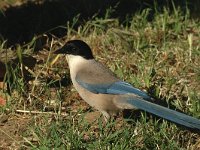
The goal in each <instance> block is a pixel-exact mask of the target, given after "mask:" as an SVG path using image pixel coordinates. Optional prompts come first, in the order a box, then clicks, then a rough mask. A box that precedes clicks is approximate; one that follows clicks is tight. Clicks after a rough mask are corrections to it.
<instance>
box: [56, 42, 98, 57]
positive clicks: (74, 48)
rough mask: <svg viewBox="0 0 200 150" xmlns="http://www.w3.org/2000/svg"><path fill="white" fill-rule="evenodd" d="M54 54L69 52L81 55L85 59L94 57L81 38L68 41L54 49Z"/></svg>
mask: <svg viewBox="0 0 200 150" xmlns="http://www.w3.org/2000/svg"><path fill="white" fill-rule="evenodd" d="M54 54H71V55H77V56H82V57H83V58H85V59H93V58H94V57H93V54H92V50H91V49H90V47H89V45H88V44H87V43H85V42H84V41H82V40H71V41H68V42H67V43H66V44H65V45H64V46H63V47H62V48H60V49H58V50H56V51H55V52H54Z"/></svg>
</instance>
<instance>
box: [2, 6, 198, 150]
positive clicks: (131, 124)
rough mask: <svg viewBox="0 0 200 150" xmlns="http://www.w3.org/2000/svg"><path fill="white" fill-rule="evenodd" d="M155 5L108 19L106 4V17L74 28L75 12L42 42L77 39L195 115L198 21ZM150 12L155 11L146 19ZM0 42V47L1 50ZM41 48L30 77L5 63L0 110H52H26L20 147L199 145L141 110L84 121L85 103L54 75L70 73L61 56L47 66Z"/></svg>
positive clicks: (121, 73) (52, 45)
mask: <svg viewBox="0 0 200 150" xmlns="http://www.w3.org/2000/svg"><path fill="white" fill-rule="evenodd" d="M155 10H157V9H156V8H155ZM155 10H152V9H150V8H149V9H145V10H142V11H140V12H137V13H136V14H134V15H133V16H132V17H131V18H129V19H128V20H127V21H126V22H125V23H124V24H121V23H119V20H118V19H117V18H110V15H109V11H111V12H112V11H113V10H109V11H108V12H107V13H106V15H105V17H103V18H98V17H94V18H93V19H92V20H90V21H87V22H84V23H82V24H81V25H80V26H79V27H78V29H77V30H75V29H74V28H73V26H74V25H75V24H76V23H77V21H78V17H79V16H76V17H75V18H74V20H73V22H72V23H68V24H67V28H68V32H67V35H66V37H64V38H63V39H56V38H53V39H52V40H51V41H49V43H48V46H49V49H50V52H51V51H53V50H55V49H56V48H57V47H58V45H60V43H62V44H64V41H67V40H70V39H82V40H84V41H86V42H87V43H88V44H89V45H90V46H91V48H92V49H93V53H94V55H95V57H96V59H97V60H98V61H101V62H102V63H104V64H105V65H107V66H108V67H109V68H110V69H111V70H112V71H113V72H115V73H116V75H117V76H118V77H120V78H121V79H123V80H125V81H127V82H129V83H131V84H132V85H134V86H135V87H137V88H140V89H142V90H146V91H148V93H149V94H150V95H151V96H153V97H155V98H156V99H158V100H159V101H161V102H163V103H166V104H167V106H168V107H171V108H173V109H176V110H178V111H182V112H184V113H186V114H189V115H191V116H194V117H196V118H199V119H200V95H199V94H200V93H199V91H200V78H199V75H200V71H199V70H200V69H199V66H200V61H199V58H200V43H199V39H200V34H199V33H200V23H199V21H198V20H195V19H192V18H191V17H190V11H189V10H187V11H186V13H183V12H182V11H181V9H180V8H176V7H175V6H174V7H173V10H169V9H168V8H166V7H164V8H163V10H162V11H158V10H157V11H155ZM151 11H155V14H154V15H153V17H152V20H151V21H149V19H148V18H149V16H150V14H151V13H150V12H151ZM4 42H5V41H1V43H2V46H1V51H5V49H6V46H5V45H4ZM34 42H35V38H34V39H33V41H31V42H30V43H29V44H27V45H25V46H19V47H18V48H17V57H18V58H19V60H20V62H21V65H25V64H23V63H22V61H21V59H23V57H22V54H23V53H25V52H26V51H31V50H32V49H33V46H31V45H34V44H33V43H34ZM43 51H44V54H45V58H46V59H44V61H43V62H42V63H38V64H37V65H36V67H35V69H34V70H33V73H32V74H31V77H32V78H33V80H32V83H30V82H28V83H27V82H26V80H25V79H24V74H23V71H22V66H21V65H18V66H16V67H15V68H12V67H11V70H10V71H9V73H8V74H7V76H8V77H9V76H10V78H8V79H9V80H7V83H8V84H10V88H11V94H12V96H9V95H8V93H7V91H5V90H2V91H1V93H3V94H4V96H5V95H6V96H5V97H7V99H8V103H7V106H5V107H4V108H1V113H7V112H6V110H8V109H9V110H17V109H25V110H32V111H33V110H38V111H50V110H51V111H53V112H55V113H56V115H45V114H40V115H32V116H30V118H31V122H30V124H29V127H28V129H27V131H26V132H25V133H24V134H23V139H24V142H23V143H22V145H21V148H28V149H51V148H54V149H177V150H178V149H197V148H200V141H199V139H200V135H199V134H197V133H195V132H191V131H189V130H187V129H185V128H183V127H180V126H176V125H175V124H173V123H170V122H167V121H165V120H162V119H159V118H155V117H152V116H151V115H149V114H146V113H145V112H140V117H135V118H134V119H129V120H128V121H126V120H120V119H117V120H112V121H110V122H109V123H108V124H104V123H103V122H102V117H100V118H97V121H96V122H94V123H88V122H87V121H86V120H85V115H87V114H88V113H90V111H93V110H91V109H88V105H87V104H85V103H84V102H83V101H82V100H81V98H80V97H79V96H78V95H77V93H76V91H74V90H71V89H73V88H72V86H71V84H69V83H68V81H66V82H67V83H66V84H65V85H64V86H63V83H62V79H63V78H61V77H63V76H64V77H66V78H65V79H67V80H69V79H68V73H69V71H68V68H67V67H66V64H65V63H66V62H65V61H64V59H63V58H60V59H59V61H57V62H56V64H55V65H53V66H51V65H50V64H51V60H52V59H53V58H54V56H52V55H51V53H50V52H49V51H46V50H43ZM33 55H34V54H33ZM42 56H43V55H42ZM42 56H41V57H39V59H42ZM63 68H64V69H63ZM68 84H69V85H68ZM66 85H68V86H66ZM63 107H64V108H63ZM63 109H64V110H63ZM11 112H12V111H9V113H11ZM62 112H67V116H63V115H61V113H62ZM12 113H15V112H14V111H13V112H12ZM11 136H12V135H11Z"/></svg>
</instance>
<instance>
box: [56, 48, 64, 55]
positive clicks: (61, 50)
mask: <svg viewBox="0 0 200 150" xmlns="http://www.w3.org/2000/svg"><path fill="white" fill-rule="evenodd" d="M53 53H54V54H66V51H65V49H64V48H60V49H58V50H56V51H54V52H53Z"/></svg>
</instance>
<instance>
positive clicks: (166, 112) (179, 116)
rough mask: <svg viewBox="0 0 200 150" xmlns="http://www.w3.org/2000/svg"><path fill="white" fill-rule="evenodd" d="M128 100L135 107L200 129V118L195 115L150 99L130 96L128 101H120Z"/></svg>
mask: <svg viewBox="0 0 200 150" xmlns="http://www.w3.org/2000/svg"><path fill="white" fill-rule="evenodd" d="M126 102H127V103H128V104H131V105H133V107H137V108H138V109H141V110H144V111H147V112H149V113H152V114H155V115H157V116H159V117H162V118H165V119H167V120H170V121H172V122H175V123H177V124H180V125H184V126H186V127H189V128H192V129H199V130H200V120H199V119H196V118H194V117H191V116H188V115H185V114H183V113H180V112H177V111H175V110H171V109H169V108H166V107H163V106H160V105H157V104H154V103H151V102H149V101H145V100H142V99H138V98H129V99H128V100H126V101H120V103H126Z"/></svg>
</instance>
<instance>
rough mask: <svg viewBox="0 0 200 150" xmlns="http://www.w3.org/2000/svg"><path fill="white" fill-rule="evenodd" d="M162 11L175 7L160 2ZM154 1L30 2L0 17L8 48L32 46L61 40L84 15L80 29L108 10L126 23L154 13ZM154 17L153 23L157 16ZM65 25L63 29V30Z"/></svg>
mask: <svg viewBox="0 0 200 150" xmlns="http://www.w3.org/2000/svg"><path fill="white" fill-rule="evenodd" d="M174 1H175V4H176V5H180V6H181V8H182V9H183V10H184V9H185V8H186V2H185V1H178V0H174ZM193 1H194V2H190V4H189V5H188V6H189V8H191V10H196V9H197V8H196V7H197V6H200V5H198V4H199V3H200V2H199V1H198V0H193ZM156 3H157V6H158V9H161V8H162V7H163V6H167V7H169V8H170V7H171V8H172V3H171V1H170V0H165V1H157V2H156ZM154 7H155V5H154V1H153V0H152V1H149V0H112V1H107V0H97V1H94V0H84V1H82V0H67V1H66V0H54V1H48V0H43V2H42V3H41V4H38V3H36V2H33V1H31V2H30V1H29V2H27V3H25V4H23V5H20V6H15V7H10V8H8V9H6V10H5V11H4V12H3V13H0V37H1V38H2V39H3V40H7V46H12V45H15V44H24V43H26V42H29V41H30V40H31V39H32V38H33V36H35V35H40V34H43V33H51V34H54V35H55V36H57V37H62V36H64V35H66V32H67V29H66V28H63V27H66V24H67V22H68V21H69V22H70V23H71V22H72V20H73V18H74V17H75V16H77V15H78V14H80V17H79V20H78V23H77V24H76V26H74V28H75V29H76V28H77V26H78V25H80V24H81V23H83V21H87V20H89V19H91V18H92V16H94V15H96V14H97V16H98V17H105V13H106V10H108V9H110V8H114V9H115V11H114V12H113V13H111V15H112V16H111V17H117V18H119V20H120V21H121V22H122V23H123V22H125V21H126V19H127V18H128V16H131V15H132V14H134V13H135V12H136V11H140V10H142V9H144V8H152V10H155V9H154ZM153 13H154V11H152V14H150V16H149V19H151V18H152V17H151V16H153ZM62 25H63V27H61V26H62Z"/></svg>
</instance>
